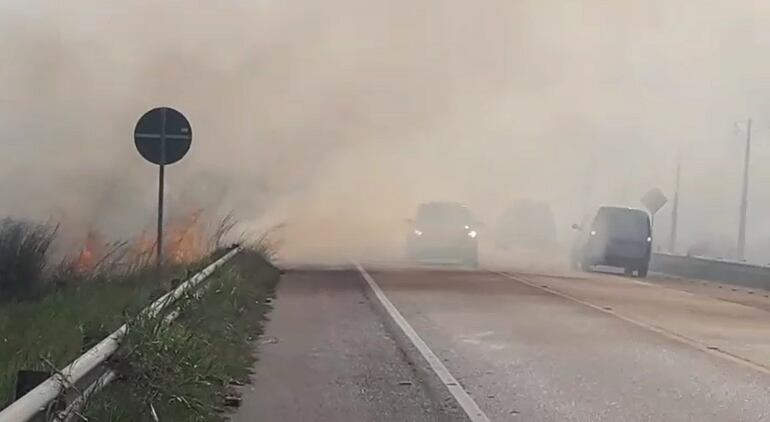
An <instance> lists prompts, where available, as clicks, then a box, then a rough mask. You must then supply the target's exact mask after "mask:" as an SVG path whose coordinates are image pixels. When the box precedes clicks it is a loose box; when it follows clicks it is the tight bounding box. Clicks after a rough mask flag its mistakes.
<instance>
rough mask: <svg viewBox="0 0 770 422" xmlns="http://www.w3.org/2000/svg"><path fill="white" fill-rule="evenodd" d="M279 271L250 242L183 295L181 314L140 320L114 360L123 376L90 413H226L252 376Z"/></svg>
mask: <svg viewBox="0 0 770 422" xmlns="http://www.w3.org/2000/svg"><path fill="white" fill-rule="evenodd" d="M278 278H279V273H278V270H276V269H275V268H274V267H273V266H272V265H270V263H269V262H268V261H267V260H266V259H265V256H264V254H263V253H260V252H258V251H257V250H254V249H250V250H246V251H244V252H242V253H241V254H239V255H238V256H236V257H235V258H234V259H233V261H232V263H231V264H229V265H228V266H227V267H226V268H225V269H224V270H223V271H220V272H218V273H217V274H215V275H214V276H212V279H211V280H209V282H208V283H207V288H206V289H205V291H204V292H203V293H202V294H201V295H199V296H198V297H196V296H190V297H187V298H184V299H183V300H182V305H181V313H180V317H179V319H177V320H176V321H175V322H173V323H170V324H164V323H163V322H162V318H156V319H144V320H139V321H137V322H136V323H135V324H134V325H133V326H132V329H131V330H130V332H129V334H128V337H127V339H126V343H125V346H124V347H123V348H122V349H121V350H120V352H119V353H118V355H117V356H116V357H115V359H113V362H112V364H113V367H114V368H115V369H116V370H117V372H118V374H119V375H120V379H119V380H118V381H117V382H115V383H114V384H112V385H110V386H109V387H108V388H107V389H105V390H104V391H103V392H102V393H100V394H98V395H96V396H95V397H94V398H93V400H91V401H90V402H89V405H88V407H87V408H86V410H85V412H84V414H83V415H82V417H83V418H84V420H89V421H118V422H119V421H126V422H128V421H154V420H158V421H220V420H225V419H226V416H227V411H228V409H227V405H228V404H231V405H232V404H236V403H237V401H238V398H237V391H236V386H238V385H243V384H245V383H247V382H248V380H249V375H250V370H251V368H252V366H253V364H254V360H255V356H254V350H253V347H254V344H253V342H254V340H255V339H256V338H257V337H258V336H259V334H260V333H261V332H262V323H263V321H264V318H265V313H266V312H267V311H268V310H269V309H270V305H269V302H270V300H269V299H270V298H271V297H272V296H273V294H274V289H275V286H276V283H277V281H278Z"/></svg>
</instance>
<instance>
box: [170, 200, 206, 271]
mask: <svg viewBox="0 0 770 422" xmlns="http://www.w3.org/2000/svg"><path fill="white" fill-rule="evenodd" d="M202 213H203V210H197V211H195V212H193V213H191V214H190V216H189V217H187V218H186V219H184V220H182V221H180V222H178V223H176V224H172V226H171V228H170V230H169V232H168V242H167V246H166V248H164V249H165V250H164V253H165V256H166V257H167V259H168V261H169V262H172V263H176V264H184V263H189V262H193V261H195V260H198V259H200V258H201V257H202V256H203V254H204V252H205V251H204V246H203V234H202V232H203V230H202V227H201V224H200V217H201V214H202Z"/></svg>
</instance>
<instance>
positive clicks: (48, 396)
mask: <svg viewBox="0 0 770 422" xmlns="http://www.w3.org/2000/svg"><path fill="white" fill-rule="evenodd" d="M242 250H243V248H242V247H241V246H238V247H236V248H234V249H233V250H231V251H230V252H228V253H227V254H225V256H223V257H221V258H219V259H218V260H216V261H215V262H214V263H212V264H210V265H209V266H208V267H206V268H205V269H203V271H201V272H199V273H198V274H196V275H195V276H193V277H192V278H190V279H189V280H187V281H185V282H184V283H182V284H180V285H179V286H178V287H177V288H176V289H174V290H172V291H170V292H168V293H166V294H165V295H163V296H161V297H160V298H158V299H157V300H156V301H155V302H153V303H152V304H151V305H150V306H149V307H147V308H146V309H144V311H142V314H143V315H146V316H149V317H151V318H152V317H155V316H157V315H158V314H159V313H161V312H162V311H163V310H164V309H165V308H166V307H167V306H169V305H170V304H172V303H174V302H175V301H176V300H177V299H179V298H180V297H182V295H184V294H185V293H187V292H188V291H190V290H192V289H195V288H196V287H197V286H198V285H199V284H200V283H201V282H202V281H204V280H205V279H207V278H208V277H209V276H210V275H211V274H212V273H214V271H216V270H217V269H219V268H220V267H221V266H223V265H224V264H226V263H227V262H228V261H230V260H231V259H232V258H233V257H234V256H235V255H237V254H238V253H239V252H241V251H242ZM128 328H129V327H128V325H126V324H124V325H123V326H121V327H120V328H118V329H117V330H115V332H113V333H112V334H110V335H109V336H107V338H105V339H104V340H102V341H101V342H99V344H97V345H96V346H94V347H92V348H91V350H89V351H87V352H85V353H84V354H83V355H81V356H80V357H78V358H76V359H75V360H74V361H73V362H72V363H70V364H69V365H68V366H67V367H66V368H64V369H62V370H61V371H59V373H57V374H55V375H53V376H52V377H51V378H48V379H47V380H45V381H44V382H43V383H41V384H40V385H38V386H37V387H35V388H34V389H33V390H31V391H30V392H28V393H27V394H25V395H24V396H22V397H21V398H19V399H18V400H16V401H15V402H13V403H11V404H10V405H9V406H8V407H6V408H5V409H3V410H2V411H0V422H27V421H30V420H32V419H33V418H34V417H35V416H37V415H38V414H40V413H41V412H44V411H45V410H46V409H47V407H48V405H49V404H50V403H51V402H53V401H54V400H55V399H56V398H57V397H59V395H60V394H61V393H62V391H63V390H64V389H65V386H69V385H73V384H75V383H77V382H78V381H79V380H80V379H81V378H83V377H84V376H86V375H87V374H89V373H90V372H91V371H93V370H94V369H95V368H96V367H97V366H99V365H101V364H102V363H104V362H105V361H106V360H107V359H108V358H109V357H110V356H112V354H113V353H115V351H116V350H118V347H120V342H121V341H122V339H123V337H124V336H125V335H126V333H127V332H128Z"/></svg>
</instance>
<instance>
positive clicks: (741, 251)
mask: <svg viewBox="0 0 770 422" xmlns="http://www.w3.org/2000/svg"><path fill="white" fill-rule="evenodd" d="M750 162H751V118H749V120H748V126H747V128H746V154H745V156H744V158H743V191H742V194H741V214H740V221H739V222H738V254H737V255H738V260H740V261H743V259H744V258H745V252H746V211H747V209H748V202H749V163H750Z"/></svg>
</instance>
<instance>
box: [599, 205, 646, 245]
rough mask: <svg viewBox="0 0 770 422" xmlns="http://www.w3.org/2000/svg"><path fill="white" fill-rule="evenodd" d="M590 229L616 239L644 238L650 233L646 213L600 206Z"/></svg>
mask: <svg viewBox="0 0 770 422" xmlns="http://www.w3.org/2000/svg"><path fill="white" fill-rule="evenodd" d="M592 230H594V231H596V232H598V233H603V234H606V236H607V237H612V238H618V239H629V240H635V239H646V238H647V237H648V236H649V235H650V226H649V222H648V217H647V214H646V213H645V212H644V211H640V210H634V209H626V208H602V209H600V210H599V212H598V213H597V215H596V219H595V220H594V224H593V226H592Z"/></svg>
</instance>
